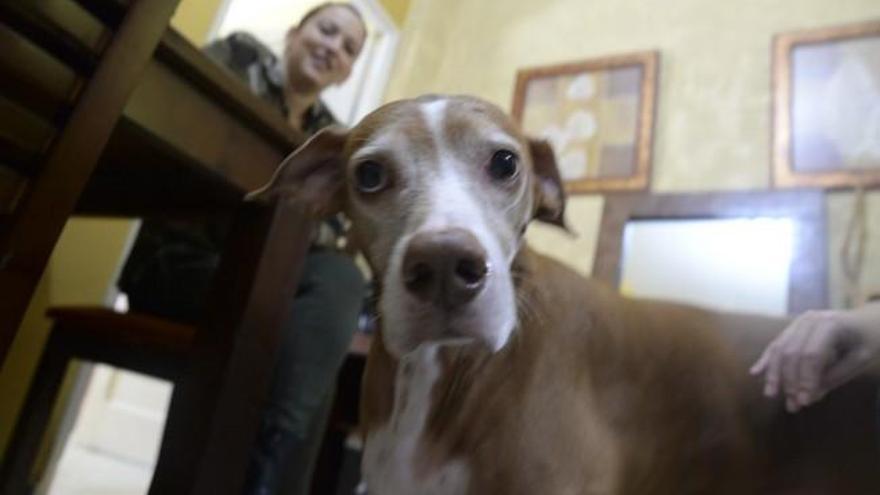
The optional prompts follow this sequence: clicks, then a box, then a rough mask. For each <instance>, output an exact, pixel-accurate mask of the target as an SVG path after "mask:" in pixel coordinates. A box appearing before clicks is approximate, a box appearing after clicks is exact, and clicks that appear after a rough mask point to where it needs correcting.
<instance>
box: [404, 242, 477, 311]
mask: <svg viewBox="0 0 880 495" xmlns="http://www.w3.org/2000/svg"><path fill="white" fill-rule="evenodd" d="M488 273H489V264H488V263H487V262H486V251H485V250H484V249H483V247H482V246H481V245H480V242H479V241H477V238H476V237H474V235H473V234H471V233H470V232H468V231H467V230H464V229H459V228H453V229H444V230H435V231H428V232H421V233H418V234H416V235H415V236H413V238H412V239H410V241H409V246H407V249H406V254H404V257H403V283H404V285H405V286H406V289H407V290H408V291H409V292H410V294H412V295H414V296H416V297H417V298H419V299H421V300H423V301H425V302H434V303H435V304H438V305H441V306H442V307H444V308H445V309H452V308H455V307H457V306H461V305H462V304H465V303H467V302H469V301H470V300H472V299H473V298H474V297H475V296H476V295H477V294H479V293H480V291H481V290H482V289H483V286H484V285H485V283H486V277H487V274H488Z"/></svg>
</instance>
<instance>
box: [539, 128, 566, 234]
mask: <svg viewBox="0 0 880 495" xmlns="http://www.w3.org/2000/svg"><path fill="white" fill-rule="evenodd" d="M529 153H531V155H532V167H533V168H534V174H535V219H536V220H540V221H542V222H547V223H551V224H553V225H556V226H557V227H561V228H563V229H565V230H569V228H568V225H566V223H565V187H564V186H563V185H562V178H561V177H560V175H559V169H558V168H557V167H556V156H555V155H554V154H553V148H551V147H550V143H548V142H547V141H542V140H537V139H529Z"/></svg>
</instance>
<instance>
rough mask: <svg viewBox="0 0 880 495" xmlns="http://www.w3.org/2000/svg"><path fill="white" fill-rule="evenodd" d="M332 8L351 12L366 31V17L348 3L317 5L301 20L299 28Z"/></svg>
mask: <svg viewBox="0 0 880 495" xmlns="http://www.w3.org/2000/svg"><path fill="white" fill-rule="evenodd" d="M330 7H342V8H344V9H348V10H350V11H351V12H352V13H353V14H354V15H355V16H356V17H357V18H358V19H359V20H360V21H361V24H362V25H363V26H364V30H366V27H367V23H366V22H364V16H363V15H361V11H360V10H358V9H357V8H356V7H355V6H354V5H352V4H350V3H346V2H325V3H322V4H319V5H316V6H314V7H312V8H311V9H309V11H308V12H306V13H305V15H303V16H302V18H301V19H300V20H299V24H298V26H302V25H303V24H305V23H306V22H308V20H309V19H311V18H312V17H315V16H316V15H318V13H320V12H321V11H322V10H324V9H326V8H330Z"/></svg>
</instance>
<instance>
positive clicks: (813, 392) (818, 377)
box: [787, 319, 837, 412]
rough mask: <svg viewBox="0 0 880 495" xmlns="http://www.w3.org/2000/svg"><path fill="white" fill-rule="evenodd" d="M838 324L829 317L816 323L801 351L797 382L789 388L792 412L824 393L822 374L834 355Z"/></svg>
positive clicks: (817, 398)
mask: <svg viewBox="0 0 880 495" xmlns="http://www.w3.org/2000/svg"><path fill="white" fill-rule="evenodd" d="M836 333H837V332H836V326H835V325H834V324H833V322H831V321H830V320H828V319H819V320H818V321H816V322H815V323H814V325H813V326H812V328H811V331H810V333H809V335H808V336H807V337H806V339H805V341H804V345H803V348H801V350H800V353H799V363H798V374H797V378H796V381H795V383H794V384H793V385H792V386H791V388H787V392H788V397H789V401H791V402H793V406H794V407H793V409H790V410H791V411H792V412H794V411H797V410H798V409H800V408H802V407H805V406H808V405H810V404H812V403H813V402H816V401H817V400H819V399H820V398H821V396H822V395H824V393H825V390H823V388H822V375H823V372H824V370H825V367H826V366H827V365H828V363H829V362H830V361H831V360H832V359H833V357H834V348H833V342H834V338H835V335H836Z"/></svg>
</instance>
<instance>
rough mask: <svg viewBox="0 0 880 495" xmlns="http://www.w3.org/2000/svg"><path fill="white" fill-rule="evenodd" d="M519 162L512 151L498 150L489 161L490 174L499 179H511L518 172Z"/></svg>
mask: <svg viewBox="0 0 880 495" xmlns="http://www.w3.org/2000/svg"><path fill="white" fill-rule="evenodd" d="M517 162H518V159H517V156H516V155H515V154H514V153H513V152H512V151H507V150H498V151H496V152H495V154H494V155H492V161H491V162H489V176H491V177H492V178H493V179H495V180H497V181H507V180H510V179H512V178H514V177H515V176H516V174H517V169H518V166H517V165H518V164H517Z"/></svg>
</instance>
